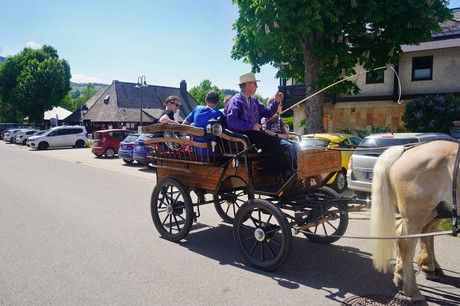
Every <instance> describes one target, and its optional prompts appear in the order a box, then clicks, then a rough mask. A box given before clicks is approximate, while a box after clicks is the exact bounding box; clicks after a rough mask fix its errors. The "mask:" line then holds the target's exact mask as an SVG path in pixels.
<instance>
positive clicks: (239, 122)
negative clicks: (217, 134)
mask: <svg viewBox="0 0 460 306" xmlns="http://www.w3.org/2000/svg"><path fill="white" fill-rule="evenodd" d="M257 82H259V80H256V77H255V75H254V74H253V73H247V74H244V75H242V76H240V83H239V86H240V89H241V92H240V93H237V94H236V95H234V96H233V97H232V98H231V99H230V101H228V103H227V106H226V107H225V112H226V117H227V125H228V127H229V129H230V130H232V131H234V132H237V133H243V134H246V135H247V136H248V137H249V140H250V141H251V143H253V144H255V145H256V146H257V148H259V149H262V151H263V152H266V153H268V154H269V156H270V158H271V160H272V164H273V166H274V167H276V169H277V170H278V171H279V172H280V173H281V174H282V175H283V176H284V178H285V180H287V179H289V178H290V177H291V175H292V174H294V173H295V171H294V167H295V164H296V163H297V160H295V161H293V160H292V159H291V158H290V157H289V156H291V153H290V152H291V151H292V150H291V146H292V144H291V143H290V142H289V141H283V142H282V140H283V139H281V138H279V137H274V136H270V135H268V134H267V133H265V132H263V131H261V128H262V126H261V119H262V118H263V117H265V118H271V117H272V116H273V115H274V114H275V113H276V111H277V110H278V106H279V104H280V103H281V102H282V101H283V98H284V95H283V94H282V93H281V92H277V93H276V95H275V98H274V100H273V102H272V103H270V104H269V105H268V106H267V107H265V105H263V104H262V103H261V102H259V100H257V98H255V97H253V95H254V94H255V93H256V91H257ZM292 158H294V159H297V155H295V156H292Z"/></svg>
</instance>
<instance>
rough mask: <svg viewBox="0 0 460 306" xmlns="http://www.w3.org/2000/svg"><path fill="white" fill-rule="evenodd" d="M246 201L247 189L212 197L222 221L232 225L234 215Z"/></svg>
mask: <svg viewBox="0 0 460 306" xmlns="http://www.w3.org/2000/svg"><path fill="white" fill-rule="evenodd" d="M247 199H248V197H247V189H243V190H234V191H227V192H222V193H218V194H215V195H214V207H215V208H216V211H217V214H218V215H219V216H220V217H221V218H222V220H224V221H225V222H228V223H232V224H233V222H234V221H235V216H236V213H237V212H238V210H239V209H240V207H241V205H243V203H244V202H246V201H247Z"/></svg>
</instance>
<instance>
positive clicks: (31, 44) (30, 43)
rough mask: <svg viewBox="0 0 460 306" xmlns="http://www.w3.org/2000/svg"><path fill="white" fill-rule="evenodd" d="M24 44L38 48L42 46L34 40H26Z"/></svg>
mask: <svg viewBox="0 0 460 306" xmlns="http://www.w3.org/2000/svg"><path fill="white" fill-rule="evenodd" d="M26 46H27V47H29V48H32V49H40V48H41V47H42V45H40V44H39V43H36V42H34V41H28V42H26Z"/></svg>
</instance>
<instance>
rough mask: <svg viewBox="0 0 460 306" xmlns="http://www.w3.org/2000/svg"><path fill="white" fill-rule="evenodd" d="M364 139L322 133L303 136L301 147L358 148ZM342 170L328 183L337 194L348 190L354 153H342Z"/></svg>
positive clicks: (340, 134) (347, 135)
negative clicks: (348, 179)
mask: <svg viewBox="0 0 460 306" xmlns="http://www.w3.org/2000/svg"><path fill="white" fill-rule="evenodd" d="M361 141H362V138H360V137H358V136H355V135H350V134H342V133H330V134H327V133H320V134H308V135H302V136H301V141H300V146H301V147H303V148H305V147H323V148H347V149H353V148H356V147H357V146H358V145H359V143H360V142H361ZM340 153H341V156H342V170H341V171H339V172H337V173H336V174H334V176H333V177H332V178H331V179H330V180H329V181H328V182H327V183H326V184H327V185H329V186H330V187H332V188H333V189H334V190H336V191H337V192H343V191H344V190H345V189H346V188H347V169H348V162H349V160H350V156H351V154H352V153H353V152H352V151H341V152H340Z"/></svg>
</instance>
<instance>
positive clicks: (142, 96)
mask: <svg viewBox="0 0 460 306" xmlns="http://www.w3.org/2000/svg"><path fill="white" fill-rule="evenodd" d="M171 95H175V96H178V97H179V98H180V99H181V101H182V106H181V108H180V112H179V114H177V120H179V121H182V120H183V119H184V118H185V117H186V116H187V115H188V114H189V113H190V112H191V111H192V110H193V109H194V108H195V107H196V106H197V105H198V103H197V101H196V100H195V99H194V98H193V97H192V96H191V95H190V94H189V93H188V91H187V83H186V82H185V81H181V83H180V86H179V87H178V88H175V87H166V86H158V85H142V86H139V85H138V84H136V83H129V82H120V81H113V82H112V84H111V85H110V86H108V87H103V88H101V89H100V90H99V91H98V92H97V93H96V94H95V95H94V96H93V97H92V98H91V99H90V100H88V102H87V103H86V104H85V108H84V109H83V110H82V114H83V117H82V122H83V125H84V126H85V127H86V129H87V130H88V132H93V131H96V130H102V129H111V128H126V129H131V130H137V129H138V127H139V126H141V125H149V124H152V123H153V121H154V120H155V119H158V117H159V116H160V114H161V113H162V112H163V110H164V108H165V107H164V101H165V100H166V98H167V97H169V96H171ZM77 113H78V112H77ZM77 115H78V114H77Z"/></svg>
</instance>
